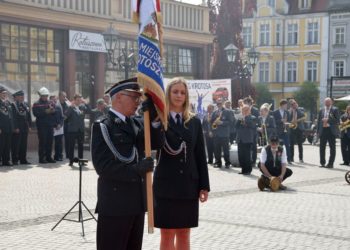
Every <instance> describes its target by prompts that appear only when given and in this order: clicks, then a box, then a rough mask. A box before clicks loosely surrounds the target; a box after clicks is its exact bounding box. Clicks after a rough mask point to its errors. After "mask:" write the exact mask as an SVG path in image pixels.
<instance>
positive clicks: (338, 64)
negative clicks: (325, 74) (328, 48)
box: [334, 61, 344, 76]
mask: <svg viewBox="0 0 350 250" xmlns="http://www.w3.org/2000/svg"><path fill="white" fill-rule="evenodd" d="M334 76H344V61H335V62H334Z"/></svg>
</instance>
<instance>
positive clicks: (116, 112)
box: [109, 108, 126, 122]
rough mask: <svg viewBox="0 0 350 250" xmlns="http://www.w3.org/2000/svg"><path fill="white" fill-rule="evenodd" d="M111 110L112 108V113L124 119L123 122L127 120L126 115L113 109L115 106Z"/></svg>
mask: <svg viewBox="0 0 350 250" xmlns="http://www.w3.org/2000/svg"><path fill="white" fill-rule="evenodd" d="M109 110H110V111H111V112H112V113H114V114H115V115H116V116H118V117H119V118H120V119H122V120H123V122H125V119H126V117H125V115H123V114H121V113H119V112H118V111H116V110H115V109H113V108H110V109H109Z"/></svg>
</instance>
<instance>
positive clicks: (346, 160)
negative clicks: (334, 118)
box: [340, 105, 350, 166]
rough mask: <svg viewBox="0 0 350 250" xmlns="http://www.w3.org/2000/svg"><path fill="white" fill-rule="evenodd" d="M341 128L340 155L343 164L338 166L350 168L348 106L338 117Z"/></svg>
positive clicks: (349, 113) (349, 106)
mask: <svg viewBox="0 0 350 250" xmlns="http://www.w3.org/2000/svg"><path fill="white" fill-rule="evenodd" d="M340 120H341V124H342V126H343V128H342V129H341V136H340V137H341V139H340V143H341V154H342V156H343V163H342V164H340V165H346V166H350V105H348V106H347V107H346V112H345V114H343V115H342V116H341V117H340Z"/></svg>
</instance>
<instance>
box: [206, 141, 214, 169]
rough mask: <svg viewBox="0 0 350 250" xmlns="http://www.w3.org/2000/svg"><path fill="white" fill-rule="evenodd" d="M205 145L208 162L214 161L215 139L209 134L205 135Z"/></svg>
mask: <svg viewBox="0 0 350 250" xmlns="http://www.w3.org/2000/svg"><path fill="white" fill-rule="evenodd" d="M205 145H206V146H207V155H208V162H210V163H213V158H214V157H213V156H214V139H213V137H210V136H209V135H205Z"/></svg>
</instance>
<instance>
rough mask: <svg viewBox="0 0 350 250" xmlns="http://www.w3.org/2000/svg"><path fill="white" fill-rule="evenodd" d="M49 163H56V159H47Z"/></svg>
mask: <svg viewBox="0 0 350 250" xmlns="http://www.w3.org/2000/svg"><path fill="white" fill-rule="evenodd" d="M47 162H48V163H56V161H55V160H54V159H47Z"/></svg>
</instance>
